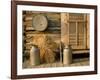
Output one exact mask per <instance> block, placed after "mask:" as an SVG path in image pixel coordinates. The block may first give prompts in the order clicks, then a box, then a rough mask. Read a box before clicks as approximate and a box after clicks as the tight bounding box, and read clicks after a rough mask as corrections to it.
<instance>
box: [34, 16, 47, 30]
mask: <svg viewBox="0 0 100 80" xmlns="http://www.w3.org/2000/svg"><path fill="white" fill-rule="evenodd" d="M47 26H48V21H47V18H46V17H45V16H43V15H36V16H35V17H33V27H34V29H35V30H37V31H44V30H45V29H46V28H47Z"/></svg>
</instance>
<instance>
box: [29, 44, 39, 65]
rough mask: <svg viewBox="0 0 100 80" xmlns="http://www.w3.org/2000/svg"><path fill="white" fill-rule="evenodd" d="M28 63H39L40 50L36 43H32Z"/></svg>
mask: <svg viewBox="0 0 100 80" xmlns="http://www.w3.org/2000/svg"><path fill="white" fill-rule="evenodd" d="M30 64H31V65H39V64H40V50H39V48H38V47H37V46H36V45H33V46H32V48H31V49H30Z"/></svg>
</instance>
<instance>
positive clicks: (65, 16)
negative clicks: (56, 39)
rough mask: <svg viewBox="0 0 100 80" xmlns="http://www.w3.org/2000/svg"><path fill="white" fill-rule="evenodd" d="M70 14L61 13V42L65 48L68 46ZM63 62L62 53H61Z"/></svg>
mask: <svg viewBox="0 0 100 80" xmlns="http://www.w3.org/2000/svg"><path fill="white" fill-rule="evenodd" d="M67 22H68V13H61V42H62V43H63V44H64V46H66V45H68V23H67ZM60 61H61V62H62V53H60Z"/></svg>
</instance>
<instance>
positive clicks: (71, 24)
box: [69, 22, 76, 34]
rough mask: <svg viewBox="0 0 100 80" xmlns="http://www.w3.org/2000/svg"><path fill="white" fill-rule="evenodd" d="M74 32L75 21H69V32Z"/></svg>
mask: <svg viewBox="0 0 100 80" xmlns="http://www.w3.org/2000/svg"><path fill="white" fill-rule="evenodd" d="M75 33H76V23H75V22H70V23H69V34H75Z"/></svg>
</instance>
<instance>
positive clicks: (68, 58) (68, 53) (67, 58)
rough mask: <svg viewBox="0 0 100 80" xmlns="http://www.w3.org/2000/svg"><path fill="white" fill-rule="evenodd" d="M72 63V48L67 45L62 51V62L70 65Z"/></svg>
mask: <svg viewBox="0 0 100 80" xmlns="http://www.w3.org/2000/svg"><path fill="white" fill-rule="evenodd" d="M71 63H72V48H71V46H70V45H67V46H66V47H65V48H64V51H63V64H66V65H70V64H71Z"/></svg>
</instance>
